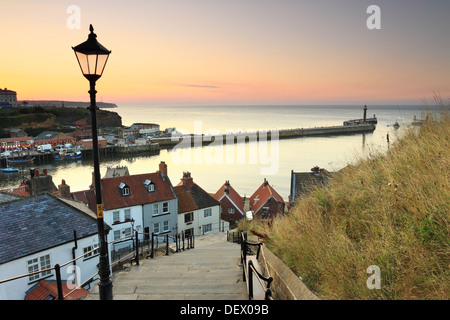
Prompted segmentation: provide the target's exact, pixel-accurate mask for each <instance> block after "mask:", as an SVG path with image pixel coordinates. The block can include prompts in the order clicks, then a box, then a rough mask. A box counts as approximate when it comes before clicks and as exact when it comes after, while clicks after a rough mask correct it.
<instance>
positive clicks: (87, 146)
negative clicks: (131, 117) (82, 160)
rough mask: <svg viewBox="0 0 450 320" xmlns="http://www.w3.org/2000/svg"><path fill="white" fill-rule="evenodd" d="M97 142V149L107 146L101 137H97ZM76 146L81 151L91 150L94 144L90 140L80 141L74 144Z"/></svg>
mask: <svg viewBox="0 0 450 320" xmlns="http://www.w3.org/2000/svg"><path fill="white" fill-rule="evenodd" d="M97 141H98V146H99V147H106V146H107V145H108V142H107V141H106V139H105V138H103V137H98V138H97ZM76 145H77V146H80V147H81V148H82V149H92V147H93V145H94V144H93V143H92V139H81V140H78V141H77V142H76Z"/></svg>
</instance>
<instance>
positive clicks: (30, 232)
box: [0, 194, 98, 264]
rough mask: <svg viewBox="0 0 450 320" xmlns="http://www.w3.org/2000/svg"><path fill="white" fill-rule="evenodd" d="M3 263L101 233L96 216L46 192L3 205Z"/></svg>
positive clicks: (0, 236) (0, 209)
mask: <svg viewBox="0 0 450 320" xmlns="http://www.w3.org/2000/svg"><path fill="white" fill-rule="evenodd" d="M0 218H1V221H2V223H0V264H3V263H6V262H9V261H12V260H15V259H19V258H22V257H25V256H28V255H31V254H33V253H36V252H40V251H42V250H47V249H50V248H53V247H56V246H59V245H61V244H65V243H68V242H71V241H73V231H74V230H76V232H77V236H78V238H85V237H88V236H91V235H94V234H97V233H98V231H97V230H98V229H97V220H96V219H95V218H93V217H91V216H89V215H87V214H86V213H84V212H82V211H81V210H79V209H76V208H74V207H72V206H70V205H68V204H67V203H65V202H63V201H61V200H59V199H58V198H57V197H55V196H53V195H50V194H45V195H41V196H37V197H32V198H26V199H23V200H19V201H15V202H12V203H8V204H4V205H0Z"/></svg>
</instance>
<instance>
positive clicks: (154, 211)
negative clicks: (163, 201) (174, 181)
mask: <svg viewBox="0 0 450 320" xmlns="http://www.w3.org/2000/svg"><path fill="white" fill-rule="evenodd" d="M157 214H159V205H158V204H157V203H154V204H153V215H154V216H155V215H157Z"/></svg>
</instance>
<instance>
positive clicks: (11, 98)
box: [0, 88, 18, 108]
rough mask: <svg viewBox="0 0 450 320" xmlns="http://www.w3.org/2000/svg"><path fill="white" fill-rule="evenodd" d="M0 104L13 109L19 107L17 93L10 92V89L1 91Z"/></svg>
mask: <svg viewBox="0 0 450 320" xmlns="http://www.w3.org/2000/svg"><path fill="white" fill-rule="evenodd" d="M0 104H1V105H3V106H10V107H13V108H15V107H17V106H18V104H17V92H16V91H12V90H8V88H5V89H0Z"/></svg>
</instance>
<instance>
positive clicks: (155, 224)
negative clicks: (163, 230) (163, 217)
mask: <svg viewBox="0 0 450 320" xmlns="http://www.w3.org/2000/svg"><path fill="white" fill-rule="evenodd" d="M153 232H154V233H159V232H160V230H159V222H158V223H154V224H153Z"/></svg>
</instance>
